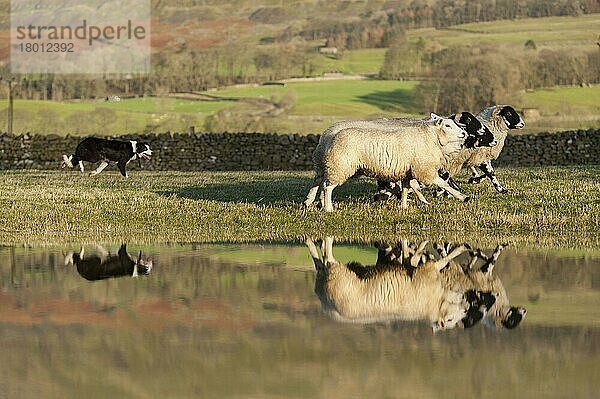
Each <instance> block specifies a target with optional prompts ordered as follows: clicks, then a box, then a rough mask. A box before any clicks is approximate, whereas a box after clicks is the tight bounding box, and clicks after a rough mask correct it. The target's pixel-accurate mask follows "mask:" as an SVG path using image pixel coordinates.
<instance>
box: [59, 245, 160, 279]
mask: <svg viewBox="0 0 600 399" xmlns="http://www.w3.org/2000/svg"><path fill="white" fill-rule="evenodd" d="M69 264H74V265H75V266H76V267H77V271H78V272H79V274H80V275H81V277H83V278H85V279H86V280H90V281H95V280H103V279H107V278H112V277H125V276H130V277H137V276H138V275H147V274H150V271H151V270H152V259H145V260H144V259H142V251H140V253H139V255H138V257H137V260H136V259H134V258H132V257H131V256H130V255H129V254H128V253H127V245H126V244H122V245H121V248H119V251H118V252H117V254H116V255H113V254H111V253H110V252H107V251H106V250H105V249H104V248H102V247H100V246H96V250H95V252H94V253H93V254H89V255H86V254H85V253H84V250H83V248H81V250H80V252H79V253H69V254H68V255H66V256H65V265H69Z"/></svg>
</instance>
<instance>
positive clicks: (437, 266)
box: [434, 245, 468, 271]
mask: <svg viewBox="0 0 600 399" xmlns="http://www.w3.org/2000/svg"><path fill="white" fill-rule="evenodd" d="M467 250H468V248H467V247H466V246H465V245H461V246H458V247H456V248H454V249H453V250H452V252H450V253H449V254H448V255H446V256H444V257H443V258H441V259H440V260H438V261H436V262H434V266H435V269H436V270H437V271H441V270H442V269H443V268H445V267H446V266H448V263H450V261H451V260H452V259H454V258H456V257H457V256H459V255H460V254H462V253H463V252H465V251H467Z"/></svg>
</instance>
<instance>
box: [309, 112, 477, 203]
mask: <svg viewBox="0 0 600 399" xmlns="http://www.w3.org/2000/svg"><path fill="white" fill-rule="evenodd" d="M466 137H467V136H466V134H465V132H464V130H462V129H461V128H460V127H459V126H458V125H457V124H456V123H455V122H454V121H453V120H452V119H448V118H441V117H438V116H436V115H435V114H432V119H430V120H427V121H416V122H414V123H396V124H386V123H377V122H368V121H362V123H361V124H360V126H358V127H351V128H345V129H342V130H340V131H337V132H336V133H335V134H332V135H325V138H324V139H323V140H320V141H319V144H318V145H317V148H316V149H315V157H314V159H315V179H314V181H313V186H312V187H311V189H310V191H309V193H308V195H307V198H306V200H305V202H304V205H305V206H306V207H309V206H310V205H311V204H312V203H313V202H314V200H315V198H316V195H317V192H318V190H319V187H321V186H322V189H323V197H322V198H323V205H324V209H325V211H326V212H332V211H333V204H332V200H331V195H332V192H333V189H334V188H335V187H337V186H339V185H341V184H343V183H344V182H345V181H346V180H348V179H349V178H350V177H352V176H354V175H355V174H362V175H365V176H369V177H374V178H377V179H383V180H388V181H405V182H406V184H408V183H409V181H410V182H411V186H412V185H415V187H416V189H418V184H417V183H416V181H414V179H416V180H418V181H419V182H421V183H423V184H435V185H437V186H439V187H441V188H444V190H446V191H448V192H449V193H451V194H452V195H453V196H455V197H456V198H458V199H459V200H461V201H468V200H469V198H468V197H466V196H465V195H463V194H462V193H460V192H459V191H458V190H455V189H453V188H452V187H450V186H449V185H448V183H447V182H446V181H445V180H443V179H442V178H441V177H440V176H439V175H438V170H440V169H443V168H444V166H445V164H446V162H447V158H448V156H449V155H450V154H453V153H456V152H458V151H459V150H460V149H461V148H462V146H463V144H464V142H465V139H466ZM402 206H403V207H406V201H405V200H403V202H402Z"/></svg>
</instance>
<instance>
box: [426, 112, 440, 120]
mask: <svg viewBox="0 0 600 399" xmlns="http://www.w3.org/2000/svg"><path fill="white" fill-rule="evenodd" d="M429 119H431V120H432V121H437V120H438V119H442V117H441V116H439V115H438V114H436V113H434V112H432V113H431V115H429Z"/></svg>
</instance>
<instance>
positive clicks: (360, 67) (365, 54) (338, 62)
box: [315, 48, 387, 76]
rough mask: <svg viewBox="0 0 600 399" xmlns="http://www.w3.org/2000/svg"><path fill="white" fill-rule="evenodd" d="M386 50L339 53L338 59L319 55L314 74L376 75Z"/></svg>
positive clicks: (372, 49) (360, 50) (374, 49)
mask: <svg viewBox="0 0 600 399" xmlns="http://www.w3.org/2000/svg"><path fill="white" fill-rule="evenodd" d="M386 51H387V48H368V49H359V50H347V51H344V52H343V53H340V54H339V56H338V58H333V57H331V56H327V55H319V56H318V57H317V59H316V66H315V74H316V75H317V76H320V75H322V74H323V73H325V72H341V73H344V74H347V75H356V74H365V75H373V74H378V73H379V70H380V69H381V65H382V64H383V59H384V58H385V53H386Z"/></svg>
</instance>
